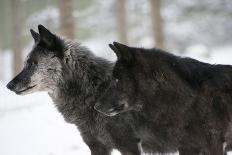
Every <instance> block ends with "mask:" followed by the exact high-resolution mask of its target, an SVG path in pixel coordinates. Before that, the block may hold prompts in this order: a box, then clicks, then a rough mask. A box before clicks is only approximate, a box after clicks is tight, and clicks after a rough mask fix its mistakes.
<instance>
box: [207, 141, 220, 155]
mask: <svg viewBox="0 0 232 155" xmlns="http://www.w3.org/2000/svg"><path fill="white" fill-rule="evenodd" d="M206 155H223V144H222V143H218V144H214V145H211V146H210V147H209V148H208V151H207V153H206Z"/></svg>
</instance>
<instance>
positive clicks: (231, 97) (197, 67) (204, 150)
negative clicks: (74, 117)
mask: <svg viewBox="0 0 232 155" xmlns="http://www.w3.org/2000/svg"><path fill="white" fill-rule="evenodd" d="M110 47H111V48H112V49H113V51H114V52H115V53H116V55H117V57H118V60H117V62H116V65H115V67H114V70H113V77H114V78H115V80H112V82H111V86H110V88H109V89H108V91H107V92H106V93H105V94H104V95H103V96H102V98H101V99H100V100H99V102H98V103H97V104H96V105H95V108H96V109H97V110H98V111H100V112H102V113H104V114H106V115H117V114H119V113H121V114H126V113H128V112H126V111H133V112H134V113H135V115H134V116H131V120H130V121H129V122H130V123H131V124H132V126H134V128H135V131H137V134H138V135H139V138H141V140H142V142H148V144H151V143H158V144H160V146H161V148H162V147H163V148H164V150H165V149H168V148H171V149H172V147H173V148H178V150H179V152H180V154H183V155H186V154H187V155H197V154H203V155H222V154H223V143H224V142H225V140H226V141H227V142H228V140H229V139H228V138H229V137H228V136H229V134H228V132H229V128H230V120H231V110H232V67H231V66H229V65H210V64H207V63H202V62H199V61H197V60H194V59H191V58H181V57H177V56H174V55H172V54H169V53H166V52H163V51H161V50H158V49H142V48H132V47H128V46H126V45H122V44H119V43H114V45H110ZM109 101H111V102H109ZM157 138H158V141H157ZM166 147H168V148H166ZM228 148H229V147H228Z"/></svg>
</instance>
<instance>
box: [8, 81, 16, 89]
mask: <svg viewBox="0 0 232 155" xmlns="http://www.w3.org/2000/svg"><path fill="white" fill-rule="evenodd" d="M6 87H7V88H8V89H10V90H12V89H14V87H15V85H14V83H12V82H9V83H8V84H7V85H6Z"/></svg>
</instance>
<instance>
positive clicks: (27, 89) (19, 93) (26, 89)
mask: <svg viewBox="0 0 232 155" xmlns="http://www.w3.org/2000/svg"><path fill="white" fill-rule="evenodd" d="M35 86H36V85H33V86H29V87H27V88H25V89H22V90H19V91H15V93H16V94H17V95H26V94H30V93H33V92H34V91H33V88H35Z"/></svg>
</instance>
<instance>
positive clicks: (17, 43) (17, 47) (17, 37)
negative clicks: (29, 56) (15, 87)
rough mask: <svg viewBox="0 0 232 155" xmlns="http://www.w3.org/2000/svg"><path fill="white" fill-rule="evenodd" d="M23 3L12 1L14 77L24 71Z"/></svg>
mask: <svg viewBox="0 0 232 155" xmlns="http://www.w3.org/2000/svg"><path fill="white" fill-rule="evenodd" d="M22 11H23V2H22V0H12V19H13V21H12V24H13V27H12V34H13V35H12V50H13V52H14V54H13V76H15V75H16V74H18V73H19V72H20V70H21V69H22V64H23V60H22V46H23V45H22V43H23V41H22V40H23V35H22V29H23V13H22Z"/></svg>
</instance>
